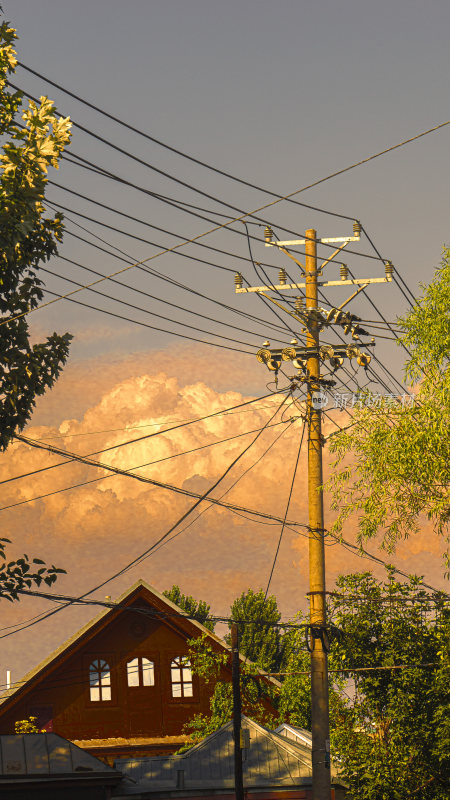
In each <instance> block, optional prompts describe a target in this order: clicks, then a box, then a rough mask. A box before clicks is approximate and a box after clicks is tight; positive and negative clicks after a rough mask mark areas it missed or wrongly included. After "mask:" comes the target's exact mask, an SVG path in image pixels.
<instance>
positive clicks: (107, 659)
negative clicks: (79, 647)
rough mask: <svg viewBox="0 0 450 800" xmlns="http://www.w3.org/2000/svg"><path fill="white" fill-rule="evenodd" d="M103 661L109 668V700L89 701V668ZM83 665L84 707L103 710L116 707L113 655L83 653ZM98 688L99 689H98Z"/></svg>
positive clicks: (109, 653)
mask: <svg viewBox="0 0 450 800" xmlns="http://www.w3.org/2000/svg"><path fill="white" fill-rule="evenodd" d="M100 661H103V662H104V663H106V664H107V665H108V667H109V689H110V693H111V698H110V700H102V699H100V700H92V699H91V688H94V687H91V680H90V678H91V666H92V664H94V663H98V662H100ZM83 663H84V676H85V677H84V680H85V681H86V688H87V692H86V706H87V707H89V708H105V707H106V706H114V705H117V685H116V684H117V681H116V674H115V659H114V654H113V653H111V652H108V653H100V654H99V652H98V651H97V652H94V653H92V652H91V653H85V654H84V655H83ZM98 688H100V687H98ZM105 688H106V687H105Z"/></svg>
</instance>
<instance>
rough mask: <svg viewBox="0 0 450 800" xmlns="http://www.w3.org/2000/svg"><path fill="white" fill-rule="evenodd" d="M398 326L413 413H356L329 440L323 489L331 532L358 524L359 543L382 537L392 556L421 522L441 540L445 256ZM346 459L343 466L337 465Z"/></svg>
mask: <svg viewBox="0 0 450 800" xmlns="http://www.w3.org/2000/svg"><path fill="white" fill-rule="evenodd" d="M422 288H423V290H424V293H423V296H422V297H420V298H419V299H418V300H417V301H416V303H415V305H414V306H413V307H412V308H411V310H410V311H409V312H408V313H407V314H406V315H405V316H404V317H403V318H400V319H399V325H400V327H401V329H402V330H403V335H402V337H401V339H402V341H403V343H404V345H405V346H406V347H407V348H408V350H409V352H410V356H409V359H408V361H407V363H406V366H405V373H406V376H407V378H408V379H409V380H411V381H415V382H416V384H417V385H416V387H415V391H416V401H415V404H414V406H413V407H412V408H403V407H402V406H399V405H391V404H389V405H388V404H387V403H384V405H381V407H379V408H373V407H367V406H366V407H363V408H360V409H355V413H354V423H355V424H353V425H352V427H351V428H349V429H348V430H347V431H343V432H342V433H339V434H336V436H334V437H332V439H331V440H330V448H331V451H332V452H334V453H335V454H336V456H337V458H336V461H335V463H334V464H333V466H334V467H340V471H339V470H337V469H336V470H335V471H334V474H333V475H332V477H331V479H330V481H329V483H328V485H327V487H326V488H328V489H329V490H330V491H331V493H332V506H333V508H334V509H335V510H337V511H338V517H337V520H336V522H335V524H334V530H335V531H336V532H338V533H340V532H341V531H342V528H343V526H344V524H345V522H346V520H347V519H348V518H349V517H350V516H352V515H353V514H356V515H357V516H358V525H359V537H360V541H362V540H364V539H367V538H370V537H373V536H375V535H376V534H378V533H380V532H381V533H382V535H383V544H384V545H385V546H387V547H388V548H391V549H392V548H393V547H394V546H395V543H396V542H397V541H398V539H399V538H401V537H406V536H407V535H408V534H410V533H413V532H415V531H417V530H418V529H419V528H420V523H421V518H423V516H426V517H428V519H430V520H431V521H432V523H433V526H434V529H435V531H436V532H437V533H438V534H446V533H447V531H448V520H449V515H450V493H449V485H450V480H449V479H450V436H449V434H450V372H449V369H448V364H449V356H450V318H449V314H448V309H449V307H450V250H449V249H447V250H445V251H444V257H443V260H442V263H441V266H440V267H439V269H438V270H437V271H436V274H435V277H434V279H433V281H432V282H431V283H430V285H429V286H426V287H425V286H424V287H422ZM349 454H352V456H353V461H352V462H351V466H349V462H348V461H344V460H345V458H346V456H348V455H349Z"/></svg>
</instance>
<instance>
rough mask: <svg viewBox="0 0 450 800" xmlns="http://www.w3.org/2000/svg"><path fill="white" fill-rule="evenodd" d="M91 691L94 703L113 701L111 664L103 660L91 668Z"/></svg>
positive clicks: (98, 659)
mask: <svg viewBox="0 0 450 800" xmlns="http://www.w3.org/2000/svg"><path fill="white" fill-rule="evenodd" d="M89 690H90V698H91V700H92V701H93V702H97V701H100V702H102V701H105V700H111V673H110V670H109V664H108V663H107V662H106V661H103V659H101V658H97V659H95V661H93V662H92V663H91V664H90V666H89Z"/></svg>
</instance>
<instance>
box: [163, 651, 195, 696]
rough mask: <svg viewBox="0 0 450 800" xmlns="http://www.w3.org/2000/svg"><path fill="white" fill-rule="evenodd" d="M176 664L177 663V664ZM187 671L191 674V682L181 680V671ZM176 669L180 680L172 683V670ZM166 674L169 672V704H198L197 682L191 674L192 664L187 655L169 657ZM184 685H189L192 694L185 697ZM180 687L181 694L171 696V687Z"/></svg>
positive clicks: (177, 654) (178, 654)
mask: <svg viewBox="0 0 450 800" xmlns="http://www.w3.org/2000/svg"><path fill="white" fill-rule="evenodd" d="M183 661H185V662H187V664H186V663H185V664H183ZM177 662H178V663H177ZM186 668H187V669H189V671H190V674H191V680H190V681H185V680H183V669H186ZM175 669H177V670H178V671H179V677H180V680H177V681H174V680H173V673H172V670H175ZM168 672H169V693H170V702H172V703H196V702H198V685H197V680H196V677H197V676H195V675H194V674H193V672H192V664H191V661H190V658H189V656H188V655H180V653H176V654H174V655H172V656H170V659H169V663H168ZM186 684H190V685H191V687H192V694H191V695H186V694H185V690H184V686H185V685H186ZM174 686H180V687H181V694H180V695H174V694H173V687H174Z"/></svg>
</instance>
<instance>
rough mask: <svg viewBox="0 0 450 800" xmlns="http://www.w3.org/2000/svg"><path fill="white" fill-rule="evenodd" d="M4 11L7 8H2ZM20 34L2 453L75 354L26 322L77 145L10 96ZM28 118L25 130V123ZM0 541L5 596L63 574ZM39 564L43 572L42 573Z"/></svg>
mask: <svg viewBox="0 0 450 800" xmlns="http://www.w3.org/2000/svg"><path fill="white" fill-rule="evenodd" d="M0 11H1V9H0ZM16 38H17V35H16V31H15V30H14V29H13V28H11V27H10V26H9V23H7V22H2V23H1V24H0V141H1V145H2V148H1V149H2V153H1V155H0V451H1V450H5V449H6V447H7V446H8V444H9V442H10V441H11V439H12V438H13V436H14V434H15V433H16V432H17V431H18V430H19V431H20V430H22V429H23V427H24V426H25V424H26V422H27V421H28V420H29V419H30V417H31V413H32V411H33V408H34V405H35V399H36V397H38V396H39V395H42V394H44V392H45V390H46V389H47V388H50V387H51V386H53V383H54V382H55V380H56V378H57V376H58V375H59V373H60V371H61V368H62V366H63V364H64V363H65V361H66V358H67V355H68V348H69V342H70V339H71V336H70V335H69V334H68V333H66V334H64V335H63V336H58V335H57V334H56V333H53V334H52V335H51V336H49V337H48V338H47V340H46V341H45V342H44V343H41V344H34V345H32V344H31V343H30V336H29V329H28V323H27V321H26V317H25V316H24V315H25V314H26V312H27V311H29V310H31V309H33V308H36V306H37V305H38V304H39V302H40V300H41V299H42V297H43V290H42V281H41V280H40V279H39V278H38V275H37V270H38V268H39V265H40V263H41V262H43V261H47V260H48V259H49V258H50V257H51V256H52V255H55V254H56V253H57V246H56V245H57V242H58V241H59V240H60V239H61V236H62V217H61V215H60V214H56V216H55V217H47V216H45V215H44V206H43V201H44V197H45V188H46V184H47V169H48V167H49V166H53V167H58V159H59V158H60V156H61V153H62V151H63V149H64V147H65V146H66V145H67V144H68V142H69V139H70V121H69V120H68V119H62V118H60V119H58V118H57V117H56V115H55V108H54V106H53V104H52V102H51V101H50V100H48V98H46V97H41V98H40V102H39V103H35V102H31V101H30V103H29V104H28V107H23V105H22V95H21V94H20V92H15V93H12V92H10V91H8V76H9V75H10V74H11V73H13V72H14V69H15V67H16V65H17V59H16V54H15V51H14V42H15V40H16ZM19 116H21V117H22V120H23V124H22V123H20V122H19V121H18V117H19ZM8 541H9V540H8V539H1V540H0V558H1V559H2V562H3V563H2V565H1V566H0V597H5V598H7V599H8V600H11V601H12V600H17V599H19V594H20V592H21V591H22V590H23V589H27V588H28V589H29V588H30V587H31V586H32V585H33V584H35V585H37V586H39V585H40V584H41V583H42V582H44V583H46V584H47V585H49V586H50V585H52V583H53V582H54V581H55V580H56V577H57V573H58V572H64V570H60V569H57V568H56V567H54V566H52V567H50V568H48V567H46V566H45V565H44V562H43V561H41V560H40V559H36V558H35V559H33V560H32V561H30V559H29V558H28V556H27V555H24V556H22V557H21V558H19V559H18V560H17V561H9V562H6V555H5V543H6V542H8ZM36 565H43V566H42V567H41V566H39V569H37V567H36Z"/></svg>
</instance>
